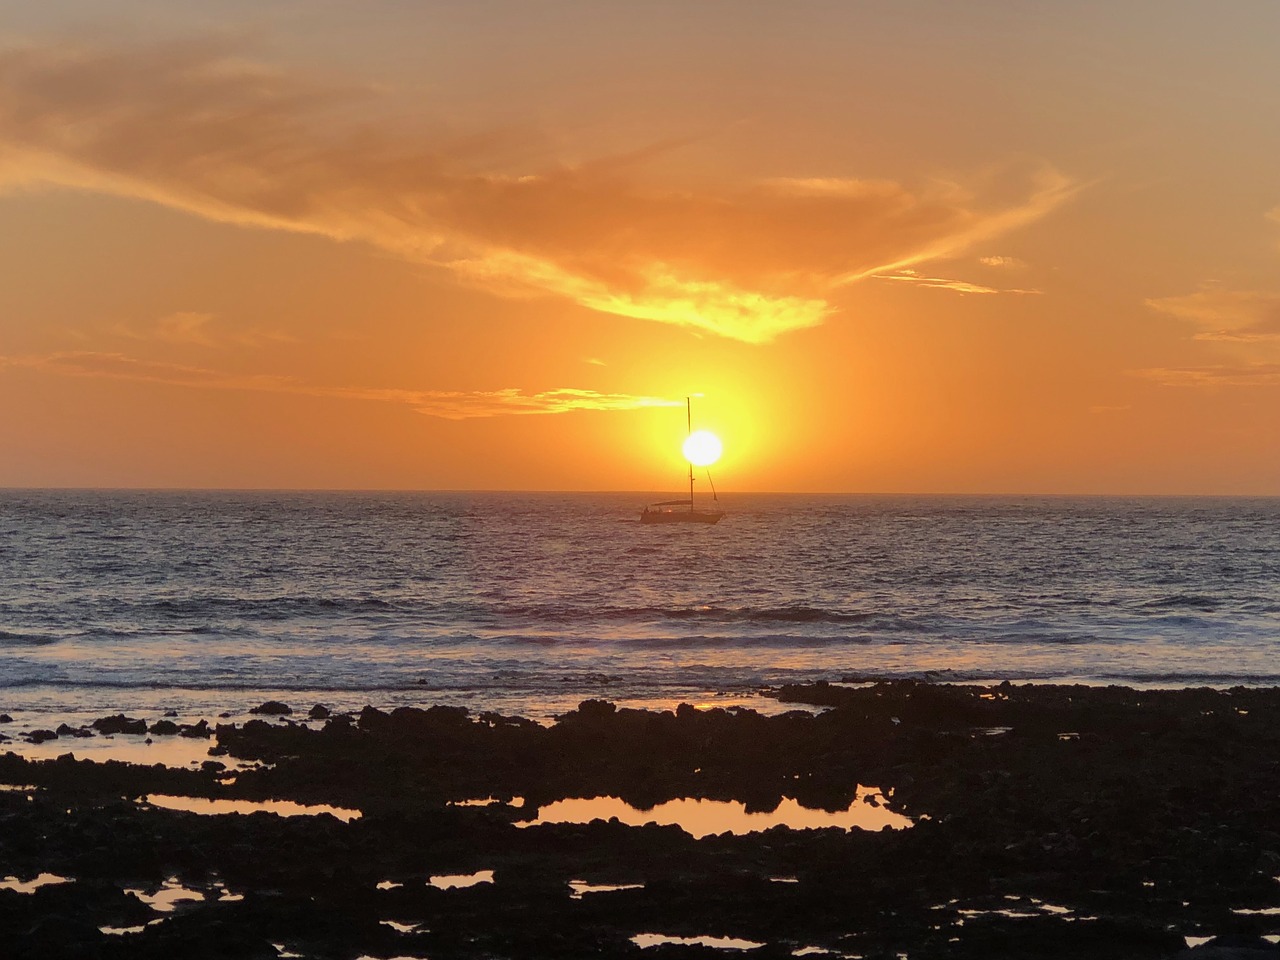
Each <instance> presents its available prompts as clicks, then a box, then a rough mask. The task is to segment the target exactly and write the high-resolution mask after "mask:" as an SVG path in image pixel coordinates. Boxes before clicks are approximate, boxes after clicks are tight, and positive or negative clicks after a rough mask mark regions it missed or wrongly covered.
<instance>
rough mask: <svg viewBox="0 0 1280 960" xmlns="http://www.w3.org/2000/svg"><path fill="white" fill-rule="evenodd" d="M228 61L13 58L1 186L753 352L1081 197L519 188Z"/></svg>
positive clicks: (578, 170) (884, 189) (835, 186)
mask: <svg viewBox="0 0 1280 960" xmlns="http://www.w3.org/2000/svg"><path fill="white" fill-rule="evenodd" d="M233 53H234V51H231V50H227V49H219V48H218V47H217V46H216V45H212V44H200V43H188V44H181V45H171V46H165V47H146V48H134V49H108V48H96V49H95V48H78V49H72V48H67V47H57V48H53V47H38V46H28V47H23V48H18V49H10V50H8V51H6V52H0V187H3V186H5V185H6V184H7V185H8V186H9V187H10V188H11V189H12V188H18V187H22V186H36V185H42V184H43V185H48V184H55V185H61V186H65V187H73V188H77V189H85V190H93V191H101V192H107V193H112V194H117V195H123V196H128V197H135V198H141V199H146V200H150V201H154V202H157V203H161V204H164V205H166V206H169V207H174V208H177V209H181V210H184V211H188V212H190V213H193V214H196V215H199V216H202V217H206V218H209V219H212V220H217V221H222V222H228V223H235V224H241V225H245V226H254V227H261V228H268V229H277V230H288V231H296V232H302V233H311V234H320V235H323V236H327V237H331V238H334V239H338V240H358V241H362V242H366V243H370V244H373V245H375V246H377V247H379V248H381V249H384V250H387V251H392V252H395V253H396V254H398V255H401V256H404V257H407V258H409V259H412V260H414V261H416V262H421V263H426V264H431V265H434V266H437V267H441V268H444V269H448V270H451V271H453V272H454V273H455V274H456V275H457V276H458V277H459V278H461V279H463V280H465V281H467V282H469V283H473V284H477V285H480V286H482V287H484V288H486V289H489V290H491V291H493V292H495V293H499V294H503V295H508V296H531V295H546V294H551V295H556V296H561V297H566V298H568V299H571V300H573V301H576V302H577V303H579V304H581V305H582V306H584V307H587V308H589V309H591V310H595V311H598V312H601V313H606V314H614V315H620V316H625V317H632V318H636V319H641V320H648V321H656V322H660V323H666V324H674V325H677V326H681V327H685V328H688V329H690V330H693V331H696V332H701V333H708V334H714V335H717V336H723V337H730V338H734V339H737V340H742V341H746V342H750V343H765V342H768V341H770V340H772V339H773V338H775V337H777V336H779V335H781V334H783V333H786V332H788V331H793V330H799V329H803V328H806V327H813V326H816V325H818V324H820V323H822V322H823V321H824V320H825V319H826V318H827V317H828V316H829V315H830V314H831V313H832V312H833V307H832V305H831V298H832V296H833V294H834V291H836V290H837V289H838V288H839V287H841V286H844V285H847V284H850V283H854V282H857V281H859V280H862V279H865V278H867V277H870V276H873V275H876V274H879V273H884V272H886V271H892V270H901V269H903V268H906V267H909V266H912V265H915V264H918V263H922V262H924V261H927V260H930V259H935V258H938V257H942V256H954V255H955V254H957V253H959V252H961V251H963V250H965V249H967V248H969V247H970V246H972V245H974V244H977V243H980V242H986V241H989V240H991V239H993V238H994V237H997V236H1000V235H1002V234H1005V233H1007V232H1009V231H1011V230H1014V229H1017V228H1018V227H1021V226H1025V225H1026V224H1028V223H1031V222H1033V221H1035V220H1037V219H1039V218H1041V217H1043V216H1045V215H1047V214H1048V213H1049V212H1051V211H1052V210H1054V209H1055V208H1056V207H1058V206H1059V205H1061V204H1062V203H1063V202H1065V201H1066V200H1067V199H1068V198H1069V197H1070V196H1071V195H1072V194H1073V193H1074V192H1075V190H1076V189H1077V187H1076V185H1074V184H1073V183H1071V182H1070V181H1069V180H1067V179H1066V178H1065V177H1062V176H1061V175H1059V174H1057V173H1056V172H1054V171H1052V170H1050V169H1048V168H1044V167H1039V168H1036V169H1031V170H1028V171H1026V172H1024V174H1023V175H1022V176H1021V177H1019V178H1017V180H1018V182H1019V183H1020V184H1021V186H1020V188H1019V189H1018V190H1017V191H1016V195H1012V196H1011V195H1009V194H1008V193H1007V190H1006V191H1005V195H1004V196H1003V197H1002V198H1000V199H996V198H993V197H984V196H982V195H980V194H979V193H977V192H974V191H971V190H963V189H960V188H957V187H955V186H954V185H932V186H928V187H926V188H923V189H916V190H913V189H910V188H908V187H906V186H904V185H902V184H899V183H894V182H890V181H865V180H853V179H843V178H825V179H821V178H819V179H790V180H788V179H783V180H772V181H767V182H762V183H756V184H748V185H744V186H741V187H738V188H735V189H728V188H726V189H723V190H720V191H708V190H692V191H691V190H680V189H676V188H673V187H661V186H657V185H653V184H646V183H644V182H641V180H640V179H639V178H638V177H639V174H638V165H639V164H640V163H641V162H642V161H643V157H640V158H637V157H628V158H611V157H606V158H602V159H601V160H598V161H596V162H593V163H584V164H578V165H574V166H569V165H561V166H557V167H553V168H551V169H542V170H537V171H531V172H527V173H521V174H514V173H511V172H509V171H508V170H507V169H505V168H504V165H503V164H501V163H498V162H496V161H492V160H491V161H490V162H489V163H488V164H487V165H485V164H482V163H481V158H480V157H478V156H477V152H476V148H475V147H474V146H472V145H468V144H464V143H458V142H445V141H442V140H438V141H430V142H423V141H422V140H421V139H417V138H413V137H410V136H408V135H403V134H400V133H398V132H395V131H394V130H391V129H386V130H379V129H375V128H373V127H371V126H369V125H365V126H363V127H353V126H352V125H351V124H349V123H343V122H340V120H339V119H337V118H336V112H337V111H338V108H339V107H341V105H342V104H343V103H344V100H345V99H346V98H349V97H350V96H351V93H350V91H344V90H341V89H336V88H333V87H327V86H325V85H322V84H312V83H307V82H304V81H301V80H299V79H297V78H295V77H291V76H289V75H286V74H283V73H280V72H276V71H271V70H267V69H264V68H261V67H257V66H253V65H251V64H247V63H245V62H244V61H243V60H241V59H238V58H236V57H235V56H234V55H233ZM1013 179H1015V178H1014V177H1013V176H1012V175H1010V176H1006V177H1004V178H1003V182H1002V184H1001V188H1002V189H1004V188H1007V186H1008V183H1009V182H1010V181H1012V180H1013Z"/></svg>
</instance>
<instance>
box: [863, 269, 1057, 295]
mask: <svg viewBox="0 0 1280 960" xmlns="http://www.w3.org/2000/svg"><path fill="white" fill-rule="evenodd" d="M874 277H875V279H876V280H899V281H901V282H903V283H909V284H911V285H912V286H915V287H929V288H931V289H934V290H953V291H955V292H956V293H988V294H989V293H1020V294H1038V293H1040V291H1039V290H1021V289H1017V288H1005V289H998V288H996V287H987V286H983V285H982V284H980V283H970V282H969V281H967V280H951V279H948V278H946V277H922V276H920V275H919V274H918V273H916V272H915V271H914V270H899V271H897V272H896V273H877V274H874Z"/></svg>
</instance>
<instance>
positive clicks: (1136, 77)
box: [0, 0, 1280, 495]
mask: <svg viewBox="0 0 1280 960" xmlns="http://www.w3.org/2000/svg"><path fill="white" fill-rule="evenodd" d="M1276 36H1280V4H1276V3H1274V2H1273V0H1232V2H1227V3H1223V4H1212V5H1211V4H1205V3H1201V2H1193V0H1152V2H1147V0H1141V2H1139V0H1114V2H1086V0H1079V2H1063V3H1053V4H1050V3H1014V2H993V0H973V2H968V3H964V4H957V3H954V2H951V0H894V2H888V0H885V2H875V0H867V2H852V0H840V2H836V0H790V2H788V3H785V4H783V3H763V2H756V0H698V2H689V0H681V2H667V0H649V2H644V3H640V2H635V3H626V2H601V0H465V2H463V0H458V2H454V0H423V2H408V0H403V2H402V0H360V2H355V0H345V2H338V0H307V2H294V0H281V2H276V3H261V2H248V0H243V2H242V0H222V2H217V0H214V2H208V0H206V2H201V3H188V2H181V0H116V2H114V3H112V4H109V5H104V4H100V3H95V2H88V0H74V2H73V0H42V2H41V3H39V4H34V3H29V2H15V0H0V486H9V487H30V486H36V487H42V486H77V487H214V488H290V489H296V488H338V489H383V488H385V489H508V490H652V491H666V490H670V491H671V492H672V493H673V494H674V493H676V492H678V491H679V489H680V487H681V483H682V482H683V481H682V476H683V472H684V470H685V469H686V468H685V465H684V461H683V459H682V457H681V454H680V443H681V441H682V440H683V437H684V432H685V398H686V397H689V396H692V397H693V398H694V399H693V400H692V404H693V419H694V425H695V427H701V428H704V429H709V430H712V431H713V432H715V433H716V434H718V435H719V436H720V438H721V439H722V440H723V443H724V455H723V457H722V459H721V460H720V462H719V463H718V464H716V466H715V468H714V477H715V481H716V484H717V487H718V488H719V489H720V491H721V492H722V494H723V493H728V494H730V495H732V493H733V492H734V491H779V492H786V491H812V492H850V493H859V492H883V493H992V494H1008V493H1028V494H1034V493H1064V494H1072V493H1095V494H1267V495H1275V494H1280V163H1278V162H1277V158H1278V157H1280V58H1277V57H1276V56H1275V51H1274V38H1275V37H1276Z"/></svg>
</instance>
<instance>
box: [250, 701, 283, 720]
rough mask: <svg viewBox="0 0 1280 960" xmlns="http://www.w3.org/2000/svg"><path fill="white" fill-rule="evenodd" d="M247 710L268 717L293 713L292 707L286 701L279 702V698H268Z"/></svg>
mask: <svg viewBox="0 0 1280 960" xmlns="http://www.w3.org/2000/svg"><path fill="white" fill-rule="evenodd" d="M249 712H250V713H257V714H263V715H265V716H270V717H284V716H288V715H289V714H291V713H293V708H292V707H290V706H289V705H288V704H287V703H281V702H280V701H279V700H268V701H267V702H266V703H262V704H259V705H258V706H256V707H254V708H253V709H252V710H250V711H249Z"/></svg>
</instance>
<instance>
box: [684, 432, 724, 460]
mask: <svg viewBox="0 0 1280 960" xmlns="http://www.w3.org/2000/svg"><path fill="white" fill-rule="evenodd" d="M683 449H684V458H685V459H686V460H688V461H689V462H690V463H692V464H693V465H694V466H695V467H709V466H711V464H713V463H715V462H716V461H717V460H719V459H720V454H721V453H722V452H724V444H722V443H721V442H720V438H719V437H717V436H716V435H715V434H714V433H712V432H711V431H710V430H695V431H693V433H691V434H689V436H688V438H687V439H686V440H685V442H684V447H683Z"/></svg>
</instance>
